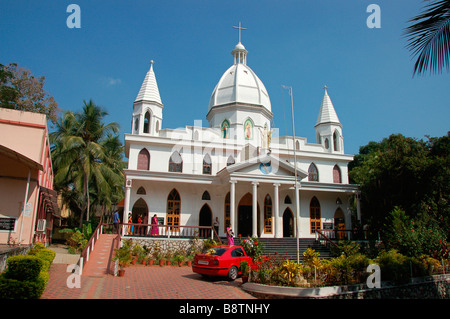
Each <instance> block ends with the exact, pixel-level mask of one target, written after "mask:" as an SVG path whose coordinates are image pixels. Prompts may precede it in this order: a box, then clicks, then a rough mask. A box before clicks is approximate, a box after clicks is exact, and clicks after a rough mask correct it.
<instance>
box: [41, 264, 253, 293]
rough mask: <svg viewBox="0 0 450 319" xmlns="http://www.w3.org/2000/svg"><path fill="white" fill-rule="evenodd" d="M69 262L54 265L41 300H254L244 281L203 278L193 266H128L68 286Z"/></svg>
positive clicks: (82, 277)
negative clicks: (115, 273)
mask: <svg viewBox="0 0 450 319" xmlns="http://www.w3.org/2000/svg"><path fill="white" fill-rule="evenodd" d="M66 270H67V265H65V264H53V265H52V266H51V267H50V280H49V282H48V284H47V287H46V289H45V291H44V293H43V295H42V296H41V299H254V297H253V296H251V295H249V294H247V293H245V292H244V291H243V290H241V289H240V288H239V285H240V284H241V280H240V279H237V280H236V281H234V282H228V281H225V280H220V279H204V278H203V277H202V276H200V275H198V274H195V273H193V272H192V269H191V268H190V267H186V266H183V267H178V266H164V267H160V266H143V265H135V266H130V267H127V268H126V271H125V276H124V277H114V276H112V275H106V274H102V275H97V276H86V275H82V276H81V285H80V288H68V286H67V283H66V281H67V278H68V277H69V276H70V275H71V273H69V272H66Z"/></svg>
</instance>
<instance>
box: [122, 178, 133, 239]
mask: <svg viewBox="0 0 450 319" xmlns="http://www.w3.org/2000/svg"><path fill="white" fill-rule="evenodd" d="M131 183H132V182H131V179H127V180H126V184H125V200H124V204H123V216H122V223H128V212H129V210H130V197H131ZM127 229H128V227H127V226H123V227H122V236H123V235H125V231H126V230H127Z"/></svg>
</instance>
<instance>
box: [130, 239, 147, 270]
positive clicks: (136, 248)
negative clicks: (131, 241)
mask: <svg viewBox="0 0 450 319" xmlns="http://www.w3.org/2000/svg"><path fill="white" fill-rule="evenodd" d="M143 253H144V249H143V248H142V246H141V245H139V244H135V245H134V246H133V248H132V249H131V255H132V256H133V260H132V261H131V263H132V264H133V265H136V262H138V259H139V257H140V256H141V255H142V254H143Z"/></svg>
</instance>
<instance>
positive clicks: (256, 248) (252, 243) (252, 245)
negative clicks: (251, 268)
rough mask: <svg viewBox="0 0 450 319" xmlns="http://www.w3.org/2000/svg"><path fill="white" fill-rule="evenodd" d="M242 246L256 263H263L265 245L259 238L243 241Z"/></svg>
mask: <svg viewBox="0 0 450 319" xmlns="http://www.w3.org/2000/svg"><path fill="white" fill-rule="evenodd" d="M241 246H242V247H243V248H244V250H245V252H246V254H247V255H248V256H250V257H252V258H253V260H255V261H261V260H262V259H263V249H264V245H263V244H262V243H261V241H260V240H259V239H258V238H257V237H252V238H250V237H249V238H248V239H243V240H241Z"/></svg>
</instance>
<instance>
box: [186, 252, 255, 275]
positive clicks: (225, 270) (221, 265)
mask: <svg viewBox="0 0 450 319" xmlns="http://www.w3.org/2000/svg"><path fill="white" fill-rule="evenodd" d="M244 260H245V261H247V262H248V265H249V266H251V265H253V259H252V258H251V257H249V256H247V254H246V253H245V250H244V248H242V246H228V245H224V246H217V247H212V248H211V249H210V250H209V251H208V252H207V253H206V254H197V255H195V258H194V263H193V264H192V271H193V272H195V273H198V274H201V275H204V276H223V277H227V278H228V279H229V280H235V279H236V278H237V277H238V275H240V274H241V271H240V269H239V266H240V264H241V261H244Z"/></svg>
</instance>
